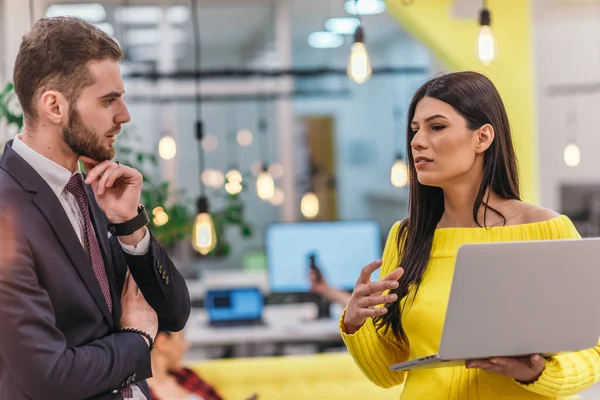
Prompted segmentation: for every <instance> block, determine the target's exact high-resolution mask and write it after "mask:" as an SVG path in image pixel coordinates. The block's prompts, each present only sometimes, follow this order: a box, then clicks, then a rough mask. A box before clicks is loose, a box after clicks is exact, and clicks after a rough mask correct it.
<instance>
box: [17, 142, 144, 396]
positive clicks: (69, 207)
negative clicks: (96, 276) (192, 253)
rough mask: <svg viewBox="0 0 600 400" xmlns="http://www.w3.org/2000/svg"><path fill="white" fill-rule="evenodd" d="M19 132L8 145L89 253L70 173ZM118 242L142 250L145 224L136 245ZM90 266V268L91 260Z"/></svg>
mask: <svg viewBox="0 0 600 400" xmlns="http://www.w3.org/2000/svg"><path fill="white" fill-rule="evenodd" d="M19 136H20V135H19ZM19 136H17V137H15V139H14V140H13V144H12V149H13V150H14V151H15V152H16V153H17V154H18V155H19V156H21V158H23V159H24V160H25V161H26V162H27V163H28V164H29V165H31V166H32V167H33V169H34V170H35V171H36V172H37V173H38V174H39V175H40V176H41V177H42V179H44V181H46V183H47V184H48V186H50V188H51V189H52V191H53V192H54V194H56V197H57V198H58V200H59V201H60V204H61V205H62V206H63V208H64V209H65V213H66V214H67V217H68V218H69V221H70V222H71V225H72V226H73V229H74V230H75V233H76V234H77V237H78V238H79V241H80V243H81V245H82V246H83V247H84V249H85V251H86V253H88V255H89V249H87V248H86V246H85V225H84V222H83V215H82V214H81V209H80V208H79V205H78V204H77V200H76V199H75V196H74V195H73V194H72V193H71V192H69V191H68V190H66V189H65V188H66V186H67V183H69V180H70V179H71V176H72V175H73V173H72V172H71V171H69V170H68V169H66V168H65V167H63V166H62V165H60V164H57V163H55V162H54V161H52V160H50V159H48V158H46V157H44V156H43V155H41V154H40V153H38V152H37V151H35V150H33V149H32V148H31V147H29V146H28V145H26V144H25V143H24V142H23V141H22V140H21V139H20V138H19ZM74 173H81V170H80V169H79V164H77V171H75V172H74ZM107 235H108V236H110V233H109V232H107ZM119 243H120V244H121V247H122V248H123V250H124V251H126V252H127V253H129V254H131V255H134V256H138V255H143V254H146V252H147V251H148V249H149V248H150V235H149V234H148V228H146V233H145V235H144V238H143V239H142V240H141V241H140V242H139V243H138V244H137V246H130V245H127V244H124V243H123V242H121V240H120V239H119ZM90 268H92V266H91V264H90ZM132 388H133V398H134V400H147V399H146V396H144V393H142V391H141V390H140V388H139V387H137V385H133V386H132Z"/></svg>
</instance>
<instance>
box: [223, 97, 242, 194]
mask: <svg viewBox="0 0 600 400" xmlns="http://www.w3.org/2000/svg"><path fill="white" fill-rule="evenodd" d="M231 110H232V113H231V115H229V116H228V117H227V120H228V122H229V128H228V132H227V158H228V159H229V160H230V161H229V162H228V167H227V173H226V174H225V191H227V193H229V194H233V195H235V194H238V193H240V192H241V191H242V189H243V186H242V181H243V177H242V173H241V172H240V170H239V167H238V157H237V142H236V129H237V127H236V125H237V104H233V106H232V107H231Z"/></svg>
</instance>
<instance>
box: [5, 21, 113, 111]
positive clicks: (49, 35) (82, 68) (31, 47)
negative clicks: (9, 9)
mask: <svg viewBox="0 0 600 400" xmlns="http://www.w3.org/2000/svg"><path fill="white" fill-rule="evenodd" d="M122 58H123V52H122V51H121V49H120V48H119V45H118V44H117V43H116V42H115V41H114V40H113V39H112V38H111V37H110V36H109V35H107V34H106V33H105V32H103V31H102V30H101V29H99V28H97V27H95V26H94V25H92V24H90V23H87V22H85V21H84V20H82V19H80V18H75V17H53V18H42V19H40V20H39V21H38V22H36V23H35V25H34V26H33V28H32V29H31V31H30V32H28V33H27V34H25V36H23V41H22V42H21V47H20V48H19V54H18V55H17V60H16V61H15V68H14V73H13V80H14V85H15V92H16V93H17V96H18V98H19V102H20V103H21V107H22V108H23V114H24V116H25V119H26V120H27V121H29V122H35V121H36V120H37V118H38V115H37V112H36V109H35V106H34V103H35V99H36V98H37V96H39V95H40V94H41V93H43V92H44V91H47V90H56V91H58V92H60V93H62V94H63V95H64V96H65V97H66V99H67V101H68V102H69V104H74V103H75V102H76V101H77V99H78V98H79V95H80V94H81V91H82V90H83V89H84V88H85V87H87V86H90V85H92V84H93V83H94V79H93V76H92V74H91V72H90V71H89V69H88V63H89V62H90V61H103V60H114V61H115V62H119V61H121V60H122Z"/></svg>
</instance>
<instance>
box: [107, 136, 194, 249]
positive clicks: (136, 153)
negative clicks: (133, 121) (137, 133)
mask: <svg viewBox="0 0 600 400" xmlns="http://www.w3.org/2000/svg"><path fill="white" fill-rule="evenodd" d="M121 135H122V137H121V138H119V139H120V141H121V142H125V143H128V142H131V140H127V139H128V135H129V132H128V131H127V130H123V132H122V134H121ZM138 142H139V141H138ZM115 148H116V150H117V155H116V158H117V159H118V160H119V161H120V162H121V163H123V164H125V165H128V166H130V167H132V168H135V169H137V170H138V171H140V172H141V173H142V176H143V177H144V186H143V187H142V194H141V202H142V204H144V205H145V206H146V208H147V209H148V213H149V217H150V229H151V230H152V233H153V234H154V236H155V237H156V239H157V240H158V241H159V242H160V243H161V244H162V245H163V246H164V247H166V248H172V247H174V246H175V245H177V244H178V243H179V242H181V241H182V240H185V239H186V238H187V237H188V236H189V235H190V233H191V230H192V221H193V217H192V215H191V213H190V210H189V209H188V208H187V206H186V205H185V204H186V203H187V204H189V201H188V200H187V199H186V198H185V191H184V190H178V191H173V190H172V189H171V183H170V182H169V181H164V180H161V177H160V165H159V162H158V158H157V157H156V154H154V153H149V152H144V151H140V150H137V149H134V148H133V147H132V146H129V145H117V146H115ZM159 210H160V211H159ZM159 213H165V214H166V215H167V216H168V220H166V221H164V220H163V221H161V220H160V219H159V218H158V214H159Z"/></svg>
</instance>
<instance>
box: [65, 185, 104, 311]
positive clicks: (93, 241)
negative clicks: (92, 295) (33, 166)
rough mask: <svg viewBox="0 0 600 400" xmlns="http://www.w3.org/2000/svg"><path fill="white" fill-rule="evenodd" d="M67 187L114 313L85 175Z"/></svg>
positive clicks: (99, 279) (93, 262) (100, 280)
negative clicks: (79, 215)
mask: <svg viewBox="0 0 600 400" xmlns="http://www.w3.org/2000/svg"><path fill="white" fill-rule="evenodd" d="M66 189H67V190H68V191H69V192H70V193H72V194H73V196H75V199H76V200H77V204H78V205H79V209H80V210H81V215H83V224H84V228H85V245H86V248H87V249H88V252H89V257H90V260H91V262H92V269H93V270H94V275H96V279H97V280H98V283H99V284H100V289H102V294H104V299H105V300H106V305H107V306H108V310H109V311H110V312H111V313H112V299H111V297H110V288H109V286H108V278H107V277H106V269H104V261H103V260H102V253H101V252H100V245H99V244H98V238H96V232H94V226H93V225H92V220H91V219H90V208H89V203H88V198H87V195H86V193H85V187H84V186H83V177H82V176H81V175H80V174H75V175H73V176H72V177H71V179H70V180H69V183H67V186H66Z"/></svg>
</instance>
